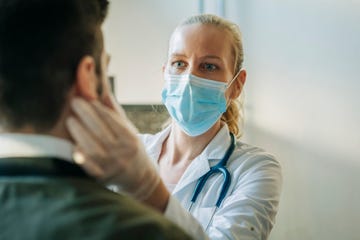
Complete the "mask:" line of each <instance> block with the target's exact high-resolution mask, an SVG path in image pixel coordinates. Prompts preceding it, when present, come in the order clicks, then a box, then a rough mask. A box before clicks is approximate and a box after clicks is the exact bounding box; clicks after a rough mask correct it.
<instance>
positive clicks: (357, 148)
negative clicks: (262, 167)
mask: <svg viewBox="0 0 360 240" xmlns="http://www.w3.org/2000/svg"><path fill="white" fill-rule="evenodd" d="M200 12H206V13H215V14H217V15H220V16H223V17H225V18H228V19H230V20H232V21H234V22H236V23H237V24H238V25H239V26H240V28H241V30H242V33H243V42H244V48H245V68H246V69H247V72H248V78H247V82H246V85H245V101H246V106H245V114H246V116H245V117H246V118H245V134H244V137H243V141H244V142H247V143H250V144H253V145H256V146H260V147H262V148H265V149H266V150H267V151H269V152H271V153H273V154H274V155H275V156H277V158H278V159H279V161H280V162H281V164H282V167H283V175H284V185H283V192H282V197H281V202H280V209H279V213H278V215H277V221H276V224H275V227H274V229H273V231H272V234H271V236H270V239H271V240H275V239H276V240H289V239H291V240H304V239H306V240H311V239H317V240H319V239H336V240H340V239H344V240H352V239H354V240H355V239H360V233H359V232H358V228H359V223H360V186H359V185H360V124H359V123H360V95H359V92H360V77H359V75H360V74H359V72H360V0H342V1H340V0H302V1H299V0H298V1H295V0H287V1H284V0H266V1H264V0H200V1H197V0H181V1H169V0H151V1H148V0H132V1H127V0H116V1H115V0H113V1H111V7H110V12H109V17H108V19H107V21H106V22H105V26H104V29H103V30H104V33H105V41H106V48H107V51H108V52H109V53H110V54H111V63H110V66H109V74H110V75H111V76H112V77H113V79H114V92H115V94H116V97H117V99H118V101H119V102H120V103H121V104H122V105H123V106H124V108H125V109H126V111H127V112H128V115H129V117H130V118H131V119H132V120H133V121H134V122H135V124H136V125H137V126H138V128H139V130H140V131H141V132H155V131H158V130H159V129H160V127H161V125H162V124H163V122H164V121H165V120H166V119H167V113H166V110H165V109H164V107H163V106H162V105H161V98H160V93H161V89H162V84H163V81H162V75H161V67H162V65H163V63H164V61H165V59H166V54H167V47H168V39H169V37H170V35H171V33H172V31H173V29H174V27H175V26H176V25H177V23H178V22H179V21H181V20H182V19H184V18H185V17H187V16H189V15H193V14H197V13H200Z"/></svg>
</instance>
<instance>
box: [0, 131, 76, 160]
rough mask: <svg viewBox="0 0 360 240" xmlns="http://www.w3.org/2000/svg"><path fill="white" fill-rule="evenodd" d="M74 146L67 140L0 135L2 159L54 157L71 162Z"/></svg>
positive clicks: (37, 135) (17, 134)
mask: <svg viewBox="0 0 360 240" xmlns="http://www.w3.org/2000/svg"><path fill="white" fill-rule="evenodd" d="M73 148H74V146H73V145H72V144H71V143H70V142H69V141H67V140H65V139H61V138H56V137H52V136H49V135H40V134H19V133H1V134H0V158H2V157H56V158H59V159H64V160H69V161H71V162H72V153H73Z"/></svg>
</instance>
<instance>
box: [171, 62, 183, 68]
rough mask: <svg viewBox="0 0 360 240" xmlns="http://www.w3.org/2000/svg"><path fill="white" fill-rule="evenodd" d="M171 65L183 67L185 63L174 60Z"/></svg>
mask: <svg viewBox="0 0 360 240" xmlns="http://www.w3.org/2000/svg"><path fill="white" fill-rule="evenodd" d="M172 66H173V67H176V68H183V67H185V63H184V62H182V61H176V62H173V63H172Z"/></svg>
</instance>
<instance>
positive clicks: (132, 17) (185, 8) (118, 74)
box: [103, 0, 198, 104]
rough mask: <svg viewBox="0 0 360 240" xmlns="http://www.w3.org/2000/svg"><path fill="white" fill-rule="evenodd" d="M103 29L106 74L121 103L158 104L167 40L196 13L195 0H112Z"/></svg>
mask: <svg viewBox="0 0 360 240" xmlns="http://www.w3.org/2000/svg"><path fill="white" fill-rule="evenodd" d="M109 10H110V11H109V15H108V18H107V19H106V21H105V24H104V26H103V31H104V35H105V44H106V48H107V51H108V52H109V53H110V54H111V62H110V66H109V73H110V74H111V75H114V76H115V81H116V84H115V93H116V97H117V99H118V100H119V101H120V102H121V103H122V104H144V103H149V104H159V103H160V102H161V97H160V95H161V89H162V85H163V81H162V74H161V73H162V65H163V63H164V62H165V60H166V55H167V47H168V39H169V37H170V35H171V33H172V31H173V29H174V28H175V26H176V25H177V23H178V22H179V21H181V20H182V19H183V18H185V17H186V16H188V15H192V14H196V13H197V10H198V4H197V1H195V0H181V1H169V0H113V1H110V9H109Z"/></svg>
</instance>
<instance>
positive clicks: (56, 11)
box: [0, 0, 108, 132]
mask: <svg viewBox="0 0 360 240" xmlns="http://www.w3.org/2000/svg"><path fill="white" fill-rule="evenodd" d="M107 5H108V1H106V0H51V1H49V0H0V125H1V126H2V127H3V128H5V129H10V130H16V129H20V128H23V127H26V126H31V127H32V128H33V129H35V130H36V131H38V132H46V131H49V130H50V129H52V128H53V127H54V125H55V124H56V123H57V121H58V119H59V117H60V115H61V113H62V111H63V108H64V105H65V102H66V99H67V97H68V94H69V91H70V89H72V88H73V87H74V86H75V85H76V82H77V81H78V80H77V78H78V77H79V76H80V77H82V75H83V73H82V72H81V71H79V66H80V65H82V67H84V68H91V67H93V68H94V72H95V74H96V75H97V77H98V79H100V76H101V75H102V74H103V73H102V67H101V57H102V55H103V51H104V50H103V39H102V32H101V24H102V22H103V20H104V18H105V16H106V12H107ZM84 59H85V60H84ZM87 70H89V69H85V70H84V71H87ZM90 70H91V69H90ZM98 84H99V85H100V83H98Z"/></svg>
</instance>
